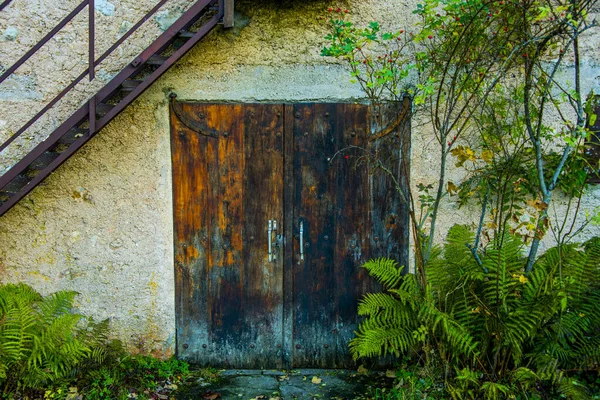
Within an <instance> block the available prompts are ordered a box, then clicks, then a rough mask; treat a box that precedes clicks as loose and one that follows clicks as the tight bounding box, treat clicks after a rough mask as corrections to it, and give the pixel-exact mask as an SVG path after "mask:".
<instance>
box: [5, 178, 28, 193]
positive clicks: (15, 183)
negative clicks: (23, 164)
mask: <svg viewBox="0 0 600 400" xmlns="http://www.w3.org/2000/svg"><path fill="white" fill-rule="evenodd" d="M30 180H31V178H28V177H26V176H25V175H23V174H19V175H17V176H15V177H14V178H13V180H12V181H10V182H8V184H7V185H6V186H4V187H3V188H2V191H3V192H13V193H16V192H18V191H19V190H21V189H22V188H23V186H25V185H27V183H29V181H30Z"/></svg>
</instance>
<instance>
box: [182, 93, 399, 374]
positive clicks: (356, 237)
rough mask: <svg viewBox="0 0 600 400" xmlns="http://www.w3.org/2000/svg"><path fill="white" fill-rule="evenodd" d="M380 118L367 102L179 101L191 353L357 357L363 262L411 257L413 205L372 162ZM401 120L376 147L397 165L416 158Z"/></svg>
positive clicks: (311, 363) (339, 363)
mask: <svg viewBox="0 0 600 400" xmlns="http://www.w3.org/2000/svg"><path fill="white" fill-rule="evenodd" d="M404 106H405V107H406V104H405V105H404ZM369 113H370V109H369V107H368V106H366V105H359V104H294V105H288V104H285V105H284V104H201V103H184V102H173V103H172V105H171V132H172V137H171V140H172V159H173V191H174V196H173V198H174V221H175V276H176V315H177V354H178V356H179V357H180V358H182V359H185V360H187V361H190V362H194V363H200V364H210V365H213V366H221V367H229V368H282V367H288V368H289V367H294V368H297V367H321V368H322V367H327V368H343V367H350V366H352V365H353V363H352V359H351V357H350V355H349V353H348V342H349V340H350V339H351V338H352V337H353V332H354V330H355V329H356V325H357V319H358V317H357V313H356V311H357V302H358V300H359V299H360V298H361V296H362V295H363V294H364V293H365V292H368V291H370V290H372V289H373V288H374V283H373V282H372V280H371V278H370V277H368V274H366V271H364V270H363V269H362V268H360V266H361V265H362V264H363V263H364V262H365V261H366V260H368V259H369V258H372V257H379V256H390V257H394V258H396V259H398V260H399V261H400V262H406V259H407V239H408V237H407V234H408V231H407V211H406V210H407V208H406V204H405V203H404V202H403V201H401V199H400V196H399V195H398V192H397V191H396V190H395V188H394V184H393V182H392V179H391V178H390V177H389V176H388V175H386V174H377V173H375V174H374V173H373V172H374V171H373V170H372V166H370V165H369V163H366V162H365V163H362V164H361V163H360V161H361V157H364V155H365V153H364V151H366V150H368V149H366V147H365V146H367V141H366V138H367V136H368V134H369V132H371V129H372V128H371V126H370V124H371V123H370V122H369V121H370V115H369ZM403 128H404V133H403V134H402V135H399V134H396V135H389V136H390V137H392V138H393V139H390V140H391V142H390V143H387V144H386V143H384V142H383V143H380V144H371V145H368V146H370V147H371V150H370V151H372V150H373V149H372V146H374V145H377V146H380V148H379V149H376V151H378V152H381V153H382V154H384V153H387V154H388V155H389V157H387V158H388V160H392V163H393V164H394V165H395V166H394V167H393V168H401V164H402V162H401V161H402V159H401V158H402V157H406V156H407V154H408V146H407V145H405V146H404V147H403V149H404V151H399V148H400V146H398V145H397V144H398V141H400V140H404V141H405V144H406V143H407V142H408V141H407V140H406V138H407V135H409V134H408V130H407V129H405V128H406V125H405V124H404V125H403ZM394 143H395V145H394ZM394 154H396V156H395V157H396V159H394V158H393V157H394ZM403 173H407V171H405V172H403Z"/></svg>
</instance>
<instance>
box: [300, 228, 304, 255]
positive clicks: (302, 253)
mask: <svg viewBox="0 0 600 400" xmlns="http://www.w3.org/2000/svg"><path fill="white" fill-rule="evenodd" d="M300 260H304V224H303V222H302V221H300Z"/></svg>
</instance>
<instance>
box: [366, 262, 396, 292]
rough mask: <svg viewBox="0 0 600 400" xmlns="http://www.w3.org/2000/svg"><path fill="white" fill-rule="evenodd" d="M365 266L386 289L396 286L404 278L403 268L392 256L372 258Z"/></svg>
mask: <svg viewBox="0 0 600 400" xmlns="http://www.w3.org/2000/svg"><path fill="white" fill-rule="evenodd" d="M363 268H365V269H366V270H367V271H368V272H369V275H371V276H373V277H375V278H376V279H377V280H378V281H379V282H380V283H381V284H382V285H383V286H384V287H385V288H386V289H392V288H395V287H396V286H397V285H398V283H399V282H400V280H401V279H402V269H403V268H399V267H398V262H397V261H396V260H392V259H390V258H383V257H382V258H375V259H371V260H369V261H367V262H366V263H365V264H364V265H363Z"/></svg>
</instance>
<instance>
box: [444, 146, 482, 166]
mask: <svg viewBox="0 0 600 400" xmlns="http://www.w3.org/2000/svg"><path fill="white" fill-rule="evenodd" d="M450 154H452V155H453V156H454V157H456V166H457V167H462V166H463V164H464V163H465V162H467V161H475V159H476V158H475V152H474V151H473V149H471V148H470V147H468V146H456V147H455V148H453V149H452V150H450Z"/></svg>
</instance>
